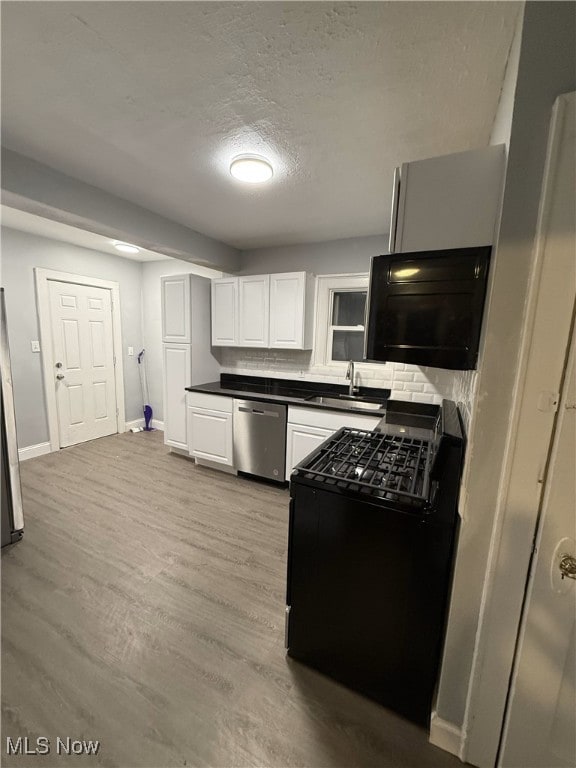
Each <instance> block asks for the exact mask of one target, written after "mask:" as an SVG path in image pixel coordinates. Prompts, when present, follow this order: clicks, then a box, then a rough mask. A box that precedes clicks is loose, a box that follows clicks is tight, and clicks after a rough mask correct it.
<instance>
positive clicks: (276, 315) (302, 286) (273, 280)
mask: <svg viewBox="0 0 576 768" xmlns="http://www.w3.org/2000/svg"><path fill="white" fill-rule="evenodd" d="M305 293H306V273H305V272H286V273H282V274H277V275H270V347H276V348H279V349H304V312H305Z"/></svg>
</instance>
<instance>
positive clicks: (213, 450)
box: [186, 392, 234, 467]
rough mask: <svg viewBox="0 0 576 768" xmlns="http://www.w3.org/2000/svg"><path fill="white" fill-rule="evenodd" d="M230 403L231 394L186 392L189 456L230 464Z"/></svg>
mask: <svg viewBox="0 0 576 768" xmlns="http://www.w3.org/2000/svg"><path fill="white" fill-rule="evenodd" d="M232 405H233V401H232V398H231V397H225V396H220V395H207V394H204V393H195V392H194V393H192V392H190V393H188V395H187V404H186V411H187V427H188V452H189V453H190V455H191V456H194V457H195V458H197V459H203V460H205V461H212V462H215V463H217V464H224V465H225V466H228V467H232V466H233V464H234V455H233V440H232V438H233V432H232Z"/></svg>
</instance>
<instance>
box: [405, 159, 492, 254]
mask: <svg viewBox="0 0 576 768" xmlns="http://www.w3.org/2000/svg"><path fill="white" fill-rule="evenodd" d="M503 172H504V147H503V145H500V146H494V147H486V148H484V149H478V150H472V151H470V152H459V153H458V154H454V155H445V156H444V157H434V158H431V159H429V160H418V161H416V162H413V163H404V164H403V165H402V168H401V172H400V192H399V198H398V214H397V218H396V227H395V230H396V238H395V245H394V252H396V253H410V252H412V251H427V250H438V249H442V248H467V247H472V246H476V245H491V244H492V243H493V242H494V231H495V227H496V221H497V218H498V213H499V210H500V198H501V189H502V180H503ZM391 230H392V231H394V222H392V226H391Z"/></svg>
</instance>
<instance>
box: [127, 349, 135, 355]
mask: <svg viewBox="0 0 576 768" xmlns="http://www.w3.org/2000/svg"><path fill="white" fill-rule="evenodd" d="M128 357H134V347H128Z"/></svg>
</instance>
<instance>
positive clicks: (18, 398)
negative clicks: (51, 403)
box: [1, 227, 142, 448]
mask: <svg viewBox="0 0 576 768" xmlns="http://www.w3.org/2000/svg"><path fill="white" fill-rule="evenodd" d="M1 245H2V272H1V283H2V286H3V287H4V289H5V294H6V313H7V322H8V337H9V341H10V355H11V362H12V376H13V380H14V399H15V409H16V428H17V432H18V446H19V448H24V447H27V446H30V445H37V444H38V443H43V442H46V441H47V440H48V421H47V417H46V404H45V398H44V387H43V383H42V369H41V355H40V354H38V353H34V352H32V351H31V349H30V341H31V340H34V339H39V338H40V332H39V326H38V312H37V308H36V294H35V282H34V267H44V268H45V269H54V270H58V271H61V272H71V273H74V274H78V275H86V276H87V277H98V278H101V279H103V280H113V281H115V282H118V283H119V285H120V304H121V313H122V347H123V363H124V397H125V407H126V420H127V421H130V420H131V419H136V418H139V417H140V416H141V413H142V408H141V401H142V398H141V394H140V381H139V378H138V370H137V363H136V357H128V354H127V352H128V346H133V347H134V348H135V350H137V349H138V348H139V347H141V345H142V332H141V321H140V317H141V305H140V301H141V290H140V288H141V264H140V263H139V262H136V261H130V260H128V259H122V258H120V257H117V256H111V255H110V254H106V253H98V252H97V251H91V250H88V249H87V248H79V247H78V246H75V245H70V244H68V243H61V242H58V241H56V240H48V239H46V238H43V237H39V236H38V235H31V234H27V233H24V232H17V231H16V230H14V229H8V228H6V227H2V230H1Z"/></svg>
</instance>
